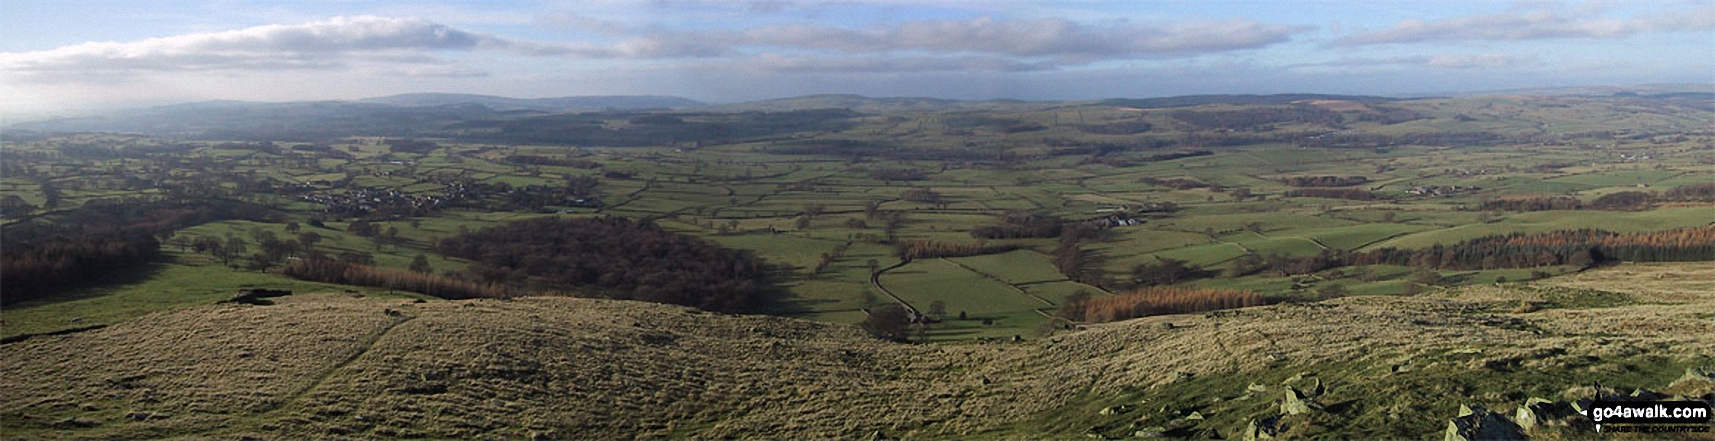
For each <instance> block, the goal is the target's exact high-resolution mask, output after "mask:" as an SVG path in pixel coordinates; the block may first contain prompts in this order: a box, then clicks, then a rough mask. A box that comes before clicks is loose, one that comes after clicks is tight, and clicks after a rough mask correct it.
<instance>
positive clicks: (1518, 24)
mask: <svg viewBox="0 0 1715 441" xmlns="http://www.w3.org/2000/svg"><path fill="white" fill-rule="evenodd" d="M1592 15H1594V14H1591V13H1588V12H1587V11H1560V10H1528V11H1508V12H1503V13H1498V14H1486V15H1472V16H1466V17H1459V18H1451V19H1445V20H1433V21H1425V20H1405V21H1402V22H1399V23H1397V24H1394V25H1393V26H1392V27H1390V28H1388V29H1385V30H1381V31H1375V32H1364V33H1358V34H1353V35H1349V36H1346V37H1343V38H1340V39H1339V40H1337V41H1336V42H1335V43H1336V44H1340V45H1372V44H1395V43H1423V42H1438V41H1469V40H1487V41H1512V40H1543V39H1560V38H1625V37H1630V36H1633V35H1637V34H1641V33H1649V32H1673V31H1696V30H1710V29H1715V6H1706V7H1703V8H1698V9H1691V10H1683V11H1670V12H1664V13H1659V14H1652V15H1644V16H1638V17H1632V18H1625V19H1618V18H1600V17H1593V16H1592Z"/></svg>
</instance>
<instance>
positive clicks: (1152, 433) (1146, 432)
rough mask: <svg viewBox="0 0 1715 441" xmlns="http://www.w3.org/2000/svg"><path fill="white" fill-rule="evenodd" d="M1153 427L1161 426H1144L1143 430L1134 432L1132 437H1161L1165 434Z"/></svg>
mask: <svg viewBox="0 0 1715 441" xmlns="http://www.w3.org/2000/svg"><path fill="white" fill-rule="evenodd" d="M1153 429H1159V427H1148V428H1144V429H1143V430H1139V431H1136V432H1132V433H1131V437H1132V438H1160V437H1162V436H1164V435H1163V434H1162V431H1161V430H1153Z"/></svg>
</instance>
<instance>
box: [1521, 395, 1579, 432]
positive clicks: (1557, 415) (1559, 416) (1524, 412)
mask: <svg viewBox="0 0 1715 441" xmlns="http://www.w3.org/2000/svg"><path fill="white" fill-rule="evenodd" d="M1575 412H1576V411H1574V410H1573V409H1572V405H1570V404H1567V403H1564V402H1558V401H1549V400H1546V399H1542V398H1537V397H1530V398H1528V399H1526V400H1524V404H1523V405H1520V406H1519V407H1518V410H1517V411H1516V412H1514V415H1513V422H1515V423H1518V425H1519V427H1522V428H1524V429H1526V430H1529V429H1532V428H1535V427H1537V426H1541V425H1548V424H1557V423H1561V422H1563V421H1564V420H1565V419H1566V418H1568V417H1571V416H1573V415H1575Z"/></svg>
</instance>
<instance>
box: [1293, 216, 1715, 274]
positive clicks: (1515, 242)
mask: <svg viewBox="0 0 1715 441" xmlns="http://www.w3.org/2000/svg"><path fill="white" fill-rule="evenodd" d="M1703 260H1715V226H1703V227H1696V228H1684V229H1677V230H1668V231H1656V232H1646V233H1614V232H1610V231H1603V230H1595V229H1578V230H1560V231H1551V232H1546V233H1536V234H1523V233H1513V234H1503V235H1492V236H1484V237H1479V238H1475V239H1470V240H1466V241H1462V242H1459V243H1456V244H1452V245H1435V246H1431V247H1428V248H1418V249H1398V248H1381V249H1377V250H1373V251H1366V252H1351V251H1335V250H1324V251H1323V252H1321V253H1318V254H1316V255H1314V256H1300V257H1287V256H1279V255H1276V256H1269V257H1268V258H1267V259H1266V261H1267V263H1266V267H1267V268H1268V269H1270V270H1274V271H1279V272H1281V273H1284V274H1308V273H1313V272H1317V271H1322V270H1325V269H1329V268H1336V267H1342V266H1349V265H1404V266H1414V267H1419V268H1434V269H1450V270H1460V271H1468V270H1488V269H1503V268H1535V267H1542V266H1555V265H1575V266H1580V267H1587V266H1590V265H1595V264H1599V263H1602V262H1607V261H1634V262H1667V261H1703Z"/></svg>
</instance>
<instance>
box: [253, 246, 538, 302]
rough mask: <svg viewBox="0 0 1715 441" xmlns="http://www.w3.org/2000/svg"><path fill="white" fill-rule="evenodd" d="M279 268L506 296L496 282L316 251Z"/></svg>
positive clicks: (347, 281)
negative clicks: (403, 268)
mask: <svg viewBox="0 0 1715 441" xmlns="http://www.w3.org/2000/svg"><path fill="white" fill-rule="evenodd" d="M418 257H422V256H418ZM424 265H427V261H424ZM413 266H415V265H413ZM281 272H282V273H283V274H285V275H286V276H288V277H292V278H296V279H302V280H309V281H315V282H324V283H337V284H340V285H357V286H369V287H375V288H387V289H396V290H400V291H411V292H416V293H422V294H427V295H431V296H435V297H439V298H443V299H449V300H456V299H475V298H499V297H505V296H506V293H505V292H504V291H503V290H502V289H501V287H500V286H498V285H495V284H492V283H478V282H472V281H469V280H464V279H461V278H458V277H448V276H437V275H434V274H430V273H429V272H427V271H426V270H424V271H419V269H416V268H414V269H413V270H411V271H400V270H396V269H389V268H376V267H374V266H370V264H368V263H364V262H362V261H361V260H360V259H353V258H341V259H333V258H329V257H326V256H322V255H319V254H318V255H314V256H311V257H309V258H306V259H299V260H295V261H292V263H290V264H287V265H286V267H285V268H284V269H282V270H281Z"/></svg>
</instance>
